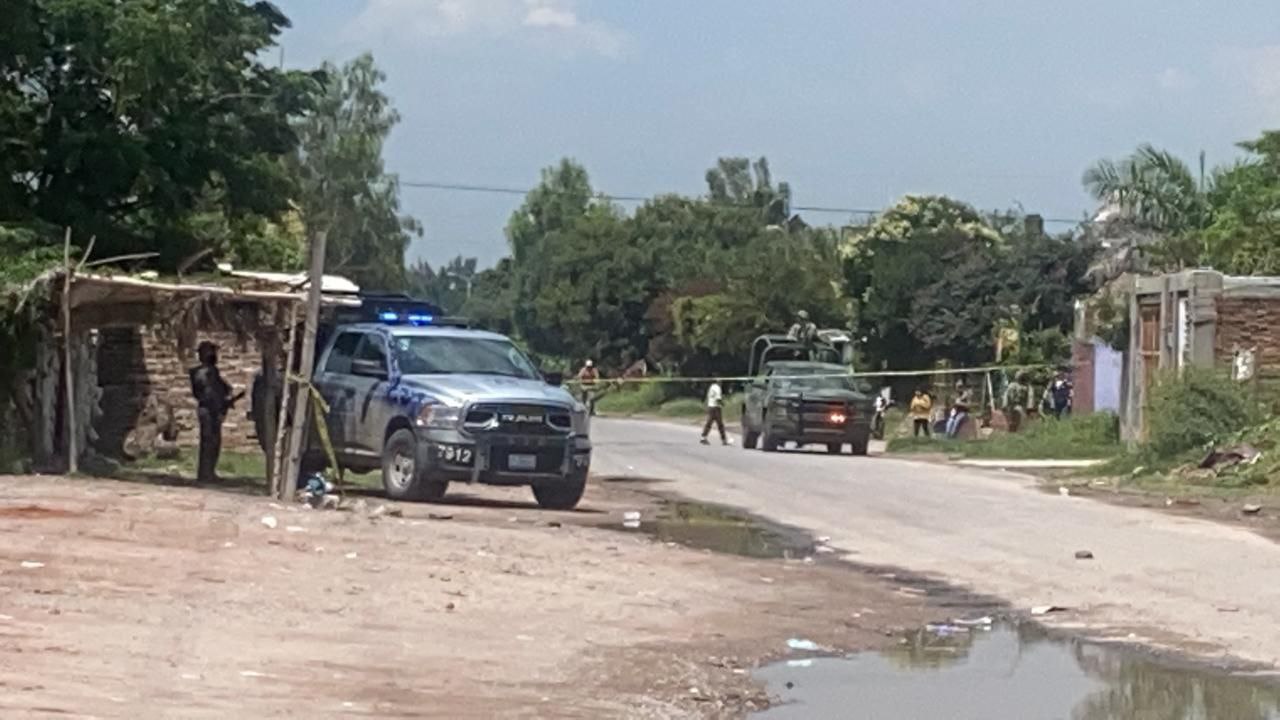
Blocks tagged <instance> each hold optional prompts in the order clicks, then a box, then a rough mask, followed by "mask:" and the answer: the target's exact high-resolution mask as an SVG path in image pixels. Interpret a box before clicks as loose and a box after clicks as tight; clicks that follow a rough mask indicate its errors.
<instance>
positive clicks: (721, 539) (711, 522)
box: [624, 500, 814, 558]
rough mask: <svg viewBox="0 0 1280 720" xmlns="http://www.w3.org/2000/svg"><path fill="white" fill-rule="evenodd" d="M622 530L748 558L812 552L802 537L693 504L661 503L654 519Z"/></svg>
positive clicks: (798, 555)
mask: <svg viewBox="0 0 1280 720" xmlns="http://www.w3.org/2000/svg"><path fill="white" fill-rule="evenodd" d="M624 530H625V531H626V532H641V533H645V534H646V535H649V536H651V537H653V538H654V539H655V540H659V541H661V542H674V543H679V544H681V545H685V546H688V547H692V548H697V549H700V550H711V551H712V552H718V553H727V554H730V555H742V556H745V557H752V558H803V557H808V556H810V555H812V554H813V552H814V546H813V542H812V541H811V540H809V539H808V538H807V537H806V536H805V535H804V534H803V533H800V532H789V531H787V530H786V529H784V528H780V527H777V526H773V525H770V524H768V523H766V522H764V521H762V520H759V519H756V518H751V517H748V516H745V515H741V514H738V513H735V512H733V511H732V510H728V509H725V508H722V507H718V506H715V505H704V504H702V503H695V502H684V501H673V500H668V501H662V502H661V503H659V505H658V513H657V515H656V516H655V517H652V518H645V519H642V520H641V521H640V523H639V525H638V526H635V525H634V523H632V526H630V527H624Z"/></svg>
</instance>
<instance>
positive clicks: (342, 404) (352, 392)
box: [312, 303, 591, 510]
mask: <svg viewBox="0 0 1280 720" xmlns="http://www.w3.org/2000/svg"><path fill="white" fill-rule="evenodd" d="M385 307H386V306H383V309H376V308H375V312H374V313H372V314H373V315H374V317H376V322H355V323H346V324H334V325H330V326H329V327H327V328H325V332H324V335H325V336H326V338H327V339H326V340H324V341H323V344H322V345H321V350H320V351H319V353H318V355H317V361H316V371H315V375H314V377H313V380H312V383H313V385H315V387H316V388H317V389H318V390H319V392H320V394H321V395H322V396H323V397H324V399H325V401H326V403H328V405H329V415H328V418H327V424H328V430H329V435H330V439H331V442H332V445H333V450H334V454H335V455H336V456H337V460H338V463H339V464H340V465H342V466H343V468H345V469H348V470H351V471H353V472H359V473H363V472H373V471H381V473H382V482H383V485H384V487H385V489H386V492H387V495H388V496H389V497H392V498H395V499H404V500H438V499H440V498H442V497H443V496H444V494H445V491H446V490H447V489H448V487H449V483H451V482H468V483H476V482H479V483H486V484H491V485H524V486H530V487H531V488H532V489H533V494H534V497H535V498H536V499H537V501H538V504H539V505H540V506H541V507H544V508H549V509H557V510H565V509H571V508H573V507H575V506H576V505H577V504H578V501H579V500H580V499H581V498H582V494H583V491H584V489H585V488H586V483H587V473H588V471H589V468H590V465H591V440H590V438H589V423H590V419H589V417H588V415H587V411H586V408H584V407H583V406H582V404H581V403H579V402H578V401H577V400H575V399H574V398H573V396H572V395H570V394H569V392H568V391H567V390H565V389H564V388H562V387H560V386H559V383H560V379H559V378H556V377H554V376H552V377H550V378H545V377H544V376H543V375H542V373H541V372H539V370H538V369H537V367H536V366H535V365H534V364H533V362H532V361H530V359H529V358H528V356H526V355H525V354H524V353H523V352H522V351H521V350H520V349H519V348H518V347H516V345H515V344H514V343H513V342H511V340H510V339H508V338H506V337H504V336H502V335H499V334H497V333H492V332H485V331H483V330H475V329H471V328H469V327H467V326H466V325H465V324H459V323H455V322H447V321H443V320H440V321H438V320H437V318H436V317H435V316H433V315H431V314H428V313H425V312H421V311H415V310H414V307H413V306H412V305H409V304H406V303H399V304H396V305H394V306H392V307H391V309H385Z"/></svg>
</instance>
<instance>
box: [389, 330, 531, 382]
mask: <svg viewBox="0 0 1280 720" xmlns="http://www.w3.org/2000/svg"><path fill="white" fill-rule="evenodd" d="M392 342H393V343H394V345H395V350H396V360H397V361H398V362H399V364H400V372H401V373H403V374H405V375H456V374H463V373H469V374H474V375H503V376H507V377H516V378H524V379H527V380H534V379H537V377H538V371H537V370H536V369H535V368H534V367H533V363H532V362H530V361H529V358H527V357H525V354H524V353H522V352H520V349H519V348H517V347H516V346H515V345H513V344H512V343H511V342H509V341H507V340H494V339H491V338H475V337H456V336H430V335H427V336H419V337H398V338H395V340H393V341H392Z"/></svg>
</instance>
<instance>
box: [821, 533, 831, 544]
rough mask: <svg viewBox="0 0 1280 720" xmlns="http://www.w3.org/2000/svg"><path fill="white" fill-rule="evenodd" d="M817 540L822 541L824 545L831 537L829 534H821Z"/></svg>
mask: <svg viewBox="0 0 1280 720" xmlns="http://www.w3.org/2000/svg"><path fill="white" fill-rule="evenodd" d="M818 542H820V543H822V544H824V545H825V544H827V543H829V542H831V537H830V536H829V535H823V536H821V537H819V538H818Z"/></svg>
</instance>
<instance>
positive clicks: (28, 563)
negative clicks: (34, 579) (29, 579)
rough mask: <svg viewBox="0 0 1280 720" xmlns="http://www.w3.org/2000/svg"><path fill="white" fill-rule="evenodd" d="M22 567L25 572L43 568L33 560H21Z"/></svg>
mask: <svg viewBox="0 0 1280 720" xmlns="http://www.w3.org/2000/svg"><path fill="white" fill-rule="evenodd" d="M22 567H23V568H25V569H27V570H39V569H40V568H42V567H44V563H42V562H36V561H34V560H23V561H22Z"/></svg>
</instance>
